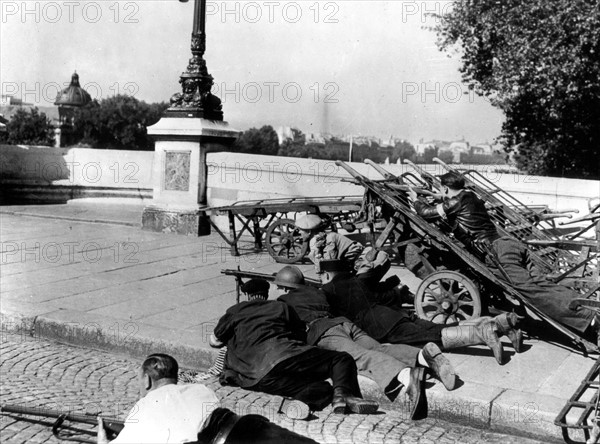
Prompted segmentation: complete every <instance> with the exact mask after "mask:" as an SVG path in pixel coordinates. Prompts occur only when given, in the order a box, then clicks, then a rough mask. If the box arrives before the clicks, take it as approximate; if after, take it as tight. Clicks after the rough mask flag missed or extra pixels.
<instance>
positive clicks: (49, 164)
mask: <svg viewBox="0 0 600 444" xmlns="http://www.w3.org/2000/svg"><path fill="white" fill-rule="evenodd" d="M153 156H154V153H153V152H144V151H125V150H101V149H90V148H50V147H30V146H11V145H0V185H2V190H3V195H4V199H3V200H4V201H5V200H6V197H7V196H8V197H13V198H15V199H17V198H26V199H29V200H37V201H56V200H71V199H76V198H81V197H102V198H117V197H118V198H129V199H137V200H138V201H141V202H143V203H146V202H147V203H151V198H152V188H153V177H152V160H153ZM352 166H353V167H354V168H356V169H357V170H358V171H360V172H362V173H363V174H365V175H366V176H368V177H371V178H379V176H378V174H377V173H376V172H375V171H374V170H373V169H372V168H370V167H368V166H367V165H365V164H359V163H353V164H352ZM422 167H423V168H424V169H426V170H427V171H428V172H430V173H432V174H442V173H443V172H444V171H443V169H442V168H441V167H439V166H437V165H422ZM385 168H386V169H388V170H389V171H391V172H392V173H394V174H401V173H403V172H405V171H409V170H410V169H411V168H410V167H409V166H406V165H402V166H398V165H389V166H385ZM500 168H505V166H500ZM472 169H477V170H478V171H480V172H481V173H482V174H484V175H485V176H486V177H487V178H488V179H489V180H490V181H492V182H494V183H495V184H497V185H498V186H499V187H501V188H503V189H505V190H506V191H509V192H511V193H513V195H514V196H515V197H517V198H518V199H519V200H521V201H522V202H523V203H526V204H532V205H548V206H550V207H551V208H556V209H565V208H575V209H579V211H580V213H584V214H585V213H587V204H588V200H589V199H592V198H598V196H599V195H600V181H592V180H575V179H560V178H552V177H540V176H528V175H519V174H511V173H499V172H496V168H495V167H494V166H493V165H482V166H477V167H472ZM348 177H349V176H348V174H347V173H346V172H345V171H344V170H343V169H341V168H339V167H338V166H337V165H336V164H335V162H333V161H327V160H312V159H300V158H293V157H277V156H261V155H252V154H239V153H229V152H224V153H209V154H208V175H207V180H208V203H209V205H211V206H218V205H227V204H230V203H232V202H235V201H240V200H249V199H260V198H277V197H287V196H336V195H360V194H362V192H363V190H362V188H361V187H358V186H356V185H353V184H351V183H348V182H342V181H341V179H343V178H348Z"/></svg>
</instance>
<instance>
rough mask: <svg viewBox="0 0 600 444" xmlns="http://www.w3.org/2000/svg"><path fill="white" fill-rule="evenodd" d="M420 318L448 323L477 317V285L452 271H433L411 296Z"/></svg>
mask: <svg viewBox="0 0 600 444" xmlns="http://www.w3.org/2000/svg"><path fill="white" fill-rule="evenodd" d="M415 309H416V311H417V314H418V315H419V317H420V318H421V319H427V320H428V321H432V322H435V323H437V324H449V323H452V322H458V321H463V320H466V319H471V318H477V317H479V316H481V298H480V297H479V290H478V289H477V286H476V285H475V284H474V283H473V281H471V280H470V279H468V278H467V277H465V276H463V275H462V274H460V273H457V272H456V271H437V272H435V273H432V274H430V275H429V276H428V277H427V278H425V279H424V280H423V282H421V285H419V288H418V289H417V294H416V295H415Z"/></svg>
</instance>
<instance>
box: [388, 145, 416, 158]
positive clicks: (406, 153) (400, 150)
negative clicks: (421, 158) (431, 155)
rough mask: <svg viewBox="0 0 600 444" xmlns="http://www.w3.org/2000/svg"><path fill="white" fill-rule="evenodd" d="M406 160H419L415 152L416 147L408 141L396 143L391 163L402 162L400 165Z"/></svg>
mask: <svg viewBox="0 0 600 444" xmlns="http://www.w3.org/2000/svg"><path fill="white" fill-rule="evenodd" d="M404 159H408V160H410V161H411V162H414V161H415V160H416V159H417V151H416V150H415V147H414V146H412V144H411V143H410V142H407V141H406V140H403V141H401V142H397V143H396V145H395V146H394V150H393V151H392V157H391V158H390V162H391V163H395V162H397V161H398V160H400V163H402V161H403V160H404Z"/></svg>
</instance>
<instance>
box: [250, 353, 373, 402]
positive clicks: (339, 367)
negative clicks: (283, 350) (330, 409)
mask: <svg viewBox="0 0 600 444" xmlns="http://www.w3.org/2000/svg"><path fill="white" fill-rule="evenodd" d="M327 378H331V379H332V381H333V403H334V410H335V408H336V402H337V405H338V406H339V405H341V402H342V400H346V401H348V402H347V403H346V404H348V405H349V406H350V408H351V409H353V411H354V409H355V408H356V409H358V410H367V411H364V413H372V412H374V411H376V410H377V404H376V403H373V402H369V401H363V400H362V399H360V398H361V394H360V388H359V386H358V380H357V373H356V364H355V363H354V360H353V359H352V356H350V355H349V354H347V353H341V352H335V351H330V350H324V349H320V348H318V347H314V348H312V349H310V350H308V351H306V352H304V353H301V354H299V355H297V356H294V357H292V358H289V359H286V360H285V361H283V362H280V363H279V364H277V365H276V366H275V367H274V368H273V369H272V370H271V371H270V372H269V373H268V374H267V375H266V376H265V377H264V378H263V379H261V380H260V381H259V383H258V384H256V385H254V386H252V387H247V388H248V389H249V390H254V391H263V392H265V393H271V394H274V395H282V396H290V397H293V398H295V399H298V400H300V401H302V402H304V403H306V404H308V405H309V406H311V408H313V409H314V410H321V409H323V408H324V407H325V406H326V405H327V404H329V402H331V401H332V397H331V386H330V385H329V384H327V383H326V382H324V380H325V379H327ZM323 384H325V385H326V386H327V387H328V388H329V390H328V392H327V393H325V392H324V390H323V388H324V386H323ZM325 395H328V396H327V398H326V397H325ZM336 398H337V401H336ZM340 398H341V399H342V400H340ZM346 404H344V405H346Z"/></svg>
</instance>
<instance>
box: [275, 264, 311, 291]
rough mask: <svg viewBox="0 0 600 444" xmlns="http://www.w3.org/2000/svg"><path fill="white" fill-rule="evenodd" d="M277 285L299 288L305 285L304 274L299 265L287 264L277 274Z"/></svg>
mask: <svg viewBox="0 0 600 444" xmlns="http://www.w3.org/2000/svg"><path fill="white" fill-rule="evenodd" d="M273 283H274V284H275V285H278V286H280V287H288V288H299V287H301V286H303V285H304V275H303V274H302V272H301V271H300V269H299V268H298V267H295V266H294V265H287V266H285V267H283V268H282V269H281V270H279V272H278V273H277V274H276V275H275V281H273Z"/></svg>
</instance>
